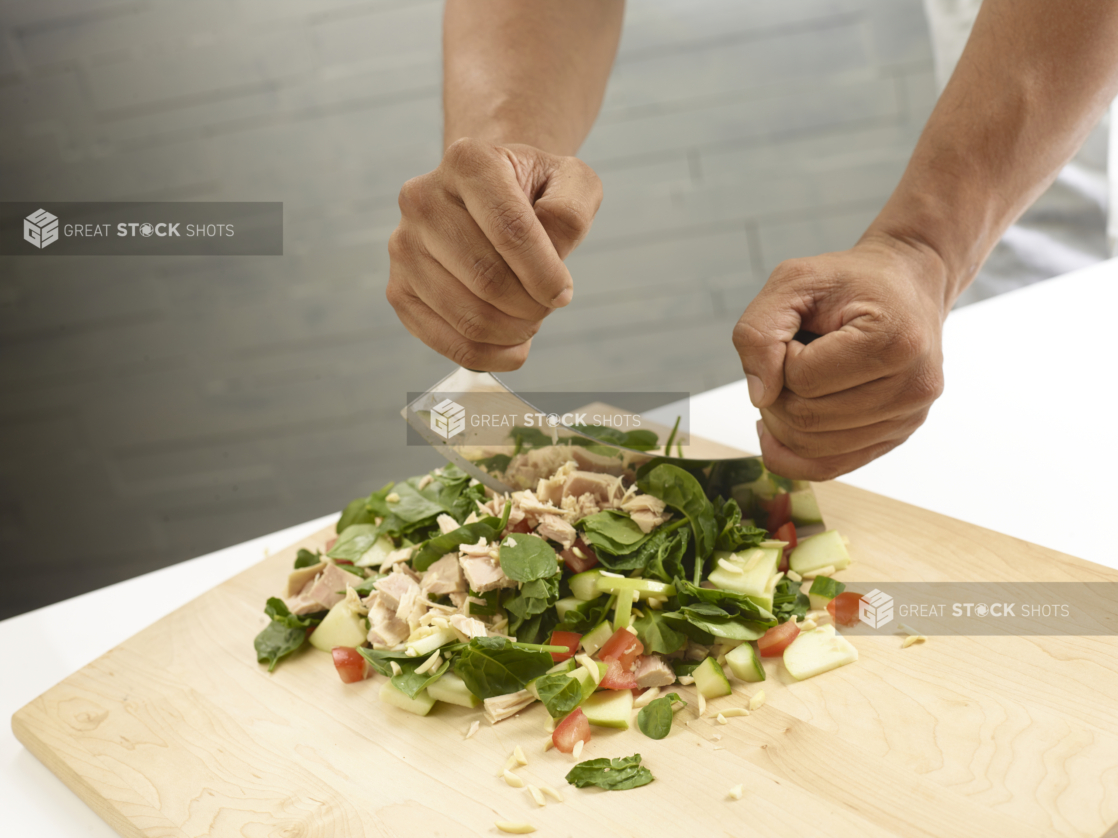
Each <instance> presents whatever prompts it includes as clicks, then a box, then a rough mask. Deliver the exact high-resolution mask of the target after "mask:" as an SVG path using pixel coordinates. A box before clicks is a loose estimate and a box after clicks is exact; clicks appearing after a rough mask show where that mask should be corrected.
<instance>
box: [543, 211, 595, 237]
mask: <svg viewBox="0 0 1118 838" xmlns="http://www.w3.org/2000/svg"><path fill="white" fill-rule="evenodd" d="M536 214H537V215H538V216H541V217H540V222H541V223H542V224H543V225H544V226H545V227H547V229H548V230H550V231H552V232H553V233H556V234H557V235H558V236H559V237H560V238H561V239H564V240H566V241H569V242H572V243H577V242H580V241H582V239H583V238H585V237H586V234H587V233H589V232H590V223H591V220H592V219H591V218H590V217H589V216H588V215H587V213H586V211H585V209H584V208H583V207H581V206H578V205H577V204H576V203H574V202H573V201H566V202H564V203H562V204H559V205H558V206H556V205H554V204H548V205H547V206H537V207H536Z"/></svg>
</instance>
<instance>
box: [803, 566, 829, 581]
mask: <svg viewBox="0 0 1118 838" xmlns="http://www.w3.org/2000/svg"><path fill="white" fill-rule="evenodd" d="M834 575H835V566H834V565H833V564H829V565H827V566H826V567H821V568H819V569H818V570H809V571H808V572H807V573H805V574H803V577H804V579H814V578H815V577H816V576H834Z"/></svg>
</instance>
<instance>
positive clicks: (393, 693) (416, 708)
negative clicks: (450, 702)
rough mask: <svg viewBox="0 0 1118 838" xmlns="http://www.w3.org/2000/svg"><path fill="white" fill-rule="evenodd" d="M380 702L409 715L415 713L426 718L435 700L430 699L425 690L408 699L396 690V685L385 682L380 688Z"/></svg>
mask: <svg viewBox="0 0 1118 838" xmlns="http://www.w3.org/2000/svg"><path fill="white" fill-rule="evenodd" d="M380 700H381V701H383V702H385V703H386V704H391V705H392V706H393V707H399V708H400V709H401V710H406V711H407V712H409V713H415V715H417V716H426V715H427V714H428V713H430V712H431V708H432V707H434V706H435V699H433V698H431V695H430V693H428V692H427V690H426V689H423V690H420V691H419V692H417V693H416V694H415V698H408V697H407V696H406V695H405V694H404V693H402V692H400V691H399V690H398V689H396V685H395V684H393V683H392V682H391V681H385V682H384V686H383V687H381V688H380Z"/></svg>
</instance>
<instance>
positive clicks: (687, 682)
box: [678, 675, 695, 687]
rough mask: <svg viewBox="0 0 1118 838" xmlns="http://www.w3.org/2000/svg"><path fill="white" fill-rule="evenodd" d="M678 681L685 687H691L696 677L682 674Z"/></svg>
mask: <svg viewBox="0 0 1118 838" xmlns="http://www.w3.org/2000/svg"><path fill="white" fill-rule="evenodd" d="M678 681H679V683H681V684H683V686H685V687H689V686H691V685H692V684H694V683H695V679H694V678H692V677H691V676H690V675H680V676H679V678H678Z"/></svg>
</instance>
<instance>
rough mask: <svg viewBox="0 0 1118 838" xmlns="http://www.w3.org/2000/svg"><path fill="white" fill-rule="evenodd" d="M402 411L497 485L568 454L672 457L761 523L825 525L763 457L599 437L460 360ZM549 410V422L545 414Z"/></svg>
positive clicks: (608, 469)
mask: <svg viewBox="0 0 1118 838" xmlns="http://www.w3.org/2000/svg"><path fill="white" fill-rule="evenodd" d="M616 413H617V414H618V415H623V412H621V411H616ZM403 416H404V418H405V419H406V420H407V422H408V424H409V425H411V427H412V428H413V429H414V430H415V431H416V432H417V433H418V434H420V436H422V437H423V439H424V440H426V441H427V442H428V443H429V444H431V445H432V446H433V447H434V448H435V449H436V450H437V451H438V452H439V453H440V454H442V455H443V456H444V457H446V458H447V459H448V460H450V461H451V462H452V463H454V464H455V465H457V466H458V467H459V468H461V469H462V470H463V471H465V472H466V473H468V474H470V475H471V476H472V477H475V478H476V479H477V480H479V481H481V482H482V483H483V484H485V485H486V486H488V487H489V488H491V489H493V490H494V491H497V492H512V491H518V490H522V489H535V488H536V485H537V483H538V481H539V479H540V478H541V477H546V476H548V475H550V474H551V473H552V472H553V471H554V470H555V469H556V468H558V467H559V466H560V465H562V464H563V463H565V462H567V461H568V460H574V461H575V462H576V463H577V464H578V467H579V469H581V470H584V471H594V472H604V473H609V474H614V475H621V476H626V477H628V478H629V479H630V480H636V479H638V477H639V476H641V475H642V474H643V473H644V472H645V471H647V470H649V469H651V468H654V467H655V466H656V465H659V464H660V463H664V462H667V463H672V464H674V465H677V466H679V467H680V468H683V469H685V470H687V471H688V472H690V473H691V474H693V475H695V477H696V478H697V479H699V481H700V482H701V483H702V484H703V487H704V488H705V489H706V490H707V492H708V494H711V495H721V496H722V497H725V498H731V497H732V498H734V499H735V500H737V502H738V505H739V506H740V507H741V510H742V515H743V516H744V517H749V518H753V519H754V520H756V521H757V522H758V524H759V525H761V526H764V524H765V522H766V521H767V520H768V519H769V518H770V516H772V515H774V514H775V515H778V516H782V517H783V519H784V520H787V519H788V517H789V516H790V517H791V518H792V520H793V521H794V522H795V523H796V525H797V529H798V531H799V532H800V533H801V534H802V535H807V534H809V533H810V532H812V531H816V530H821V529H822V525H823V520H822V516H821V515H820V514H819V506H818V504H817V503H816V501H815V495H814V493H813V492H812V490H811V485H810V484H809V483H806V482H802V481H792V480H787V479H786V478H783V477H779V476H777V475H774V474H772V473H771V472H769V471H767V470H766V469H765V466H764V463H763V462H762V460H761V458H760V457H730V458H691V457H686V456H677V457H672V456H670V455H669V454H667V453H666V452H665V451H664V448H663V444H664V443H666V442H668V440H667V439H661V440H659V441H660V443H661V447H660V448H657V449H653V450H648V451H638V450H634V449H632V448H626V447H623V446H621V445H617V444H614V443H611V442H609V441H608V440H607V439H603V438H599V437H596V436H595V435H594V434H595V431H594V429H592V428H588V429H586V430H587V431H588V432H585V431H584V430H580V429H578V428H574V427H570V426H568V425H565V424H563V423H562V422H561V421H558V420H559V417H557V416H555V415H554V414H550V415H549V414H546V413H544V412H543V411H541V410H539V409H538V408H537V407H536V406H535V405H533V404H531V403H529V402H528V401H527V400H525V399H523V398H522V397H521V396H519V395H517V394H516V393H515V392H513V391H512V390H511V389H510V388H509V387H507V386H506V385H505V384H504V383H503V382H501V380H500V379H498V378H497V377H496V376H495V375H493V374H492V373H487V372H473V371H471V370H467V369H462V368H459V369H458V370H457V371H455V372H453V373H451V374H450V375H448V376H447V377H446V378H444V379H442V380H441V381H439V382H438V383H437V384H435V385H434V386H433V387H431V389H429V390H428V391H427V392H425V393H422V394H421V395H419V396H418V397H417V398H415V399H413V400H412V401H411V402H410V403H409V404H408V405H407V407H406V408H404V410H403ZM482 416H484V417H505V419H504V420H502V422H501V424H500V426H497V425H495V424H494V423H493V422H490V423H489V424H483V425H482V424H478V423H477V422H476V421H473V420H474V418H475V417H482ZM548 416H550V418H551V419H552V422H551V423H549V422H546V421H541V420H543V419H544V417H548ZM582 427H583V428H585V426H582Z"/></svg>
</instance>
